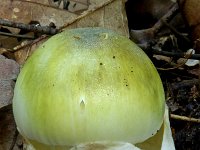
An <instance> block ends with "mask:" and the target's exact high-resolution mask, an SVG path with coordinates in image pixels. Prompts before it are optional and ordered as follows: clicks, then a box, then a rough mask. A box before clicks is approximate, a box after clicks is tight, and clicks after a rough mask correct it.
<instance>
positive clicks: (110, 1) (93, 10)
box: [58, 0, 115, 32]
mask: <svg viewBox="0 0 200 150" xmlns="http://www.w3.org/2000/svg"><path fill="white" fill-rule="evenodd" d="M114 1H115V0H109V1H107V2H105V3H102V4H101V5H99V6H95V7H93V8H92V9H89V10H87V11H85V12H84V13H83V14H81V15H80V16H78V17H76V18H74V19H72V20H71V21H69V22H67V23H66V24H65V25H64V26H62V27H60V28H59V29H58V30H59V31H60V32H61V31H62V30H63V29H64V28H66V27H67V26H69V25H71V24H73V23H75V22H77V21H79V20H80V19H82V18H84V17H85V16H87V15H89V14H92V13H93V12H95V11H97V10H99V9H101V8H102V7H105V6H107V5H109V4H110V3H112V2H114Z"/></svg>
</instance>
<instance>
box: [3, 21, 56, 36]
mask: <svg viewBox="0 0 200 150" xmlns="http://www.w3.org/2000/svg"><path fill="white" fill-rule="evenodd" d="M0 25H3V26H8V27H13V28H19V29H23V30H27V31H32V32H39V33H42V34H49V35H54V34H56V33H57V31H58V30H57V29H55V28H52V27H49V26H37V25H30V24H24V23H19V22H14V21H9V20H6V19H2V18H0Z"/></svg>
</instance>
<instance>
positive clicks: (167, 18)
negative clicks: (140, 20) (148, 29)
mask: <svg viewBox="0 0 200 150" xmlns="http://www.w3.org/2000/svg"><path fill="white" fill-rule="evenodd" d="M178 12H179V6H178V4H177V3H176V4H174V6H173V7H172V8H171V9H170V10H169V11H168V12H167V13H166V14H165V15H164V16H163V17H161V19H160V20H159V21H158V22H157V23H156V24H155V25H154V26H153V28H154V32H155V34H156V33H158V32H159V30H160V29H161V28H162V27H163V25H164V23H163V21H164V22H170V21H171V20H172V19H173V18H174V16H176V15H177V13H178Z"/></svg>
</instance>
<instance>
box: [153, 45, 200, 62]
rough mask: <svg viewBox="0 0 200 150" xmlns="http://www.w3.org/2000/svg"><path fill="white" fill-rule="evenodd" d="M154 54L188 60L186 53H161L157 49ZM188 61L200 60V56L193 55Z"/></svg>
mask: <svg viewBox="0 0 200 150" xmlns="http://www.w3.org/2000/svg"><path fill="white" fill-rule="evenodd" d="M153 54H157V55H164V56H169V57H178V58H186V56H187V54H186V53H174V52H168V51H160V50H157V49H155V48H153ZM186 59H197V60H200V54H191V55H190V57H189V58H186Z"/></svg>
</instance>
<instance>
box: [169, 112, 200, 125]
mask: <svg viewBox="0 0 200 150" xmlns="http://www.w3.org/2000/svg"><path fill="white" fill-rule="evenodd" d="M170 117H171V118H172V119H176V120H182V121H189V122H195V123H200V119H196V118H190V117H186V116H179V115H175V114H171V115H170Z"/></svg>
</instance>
